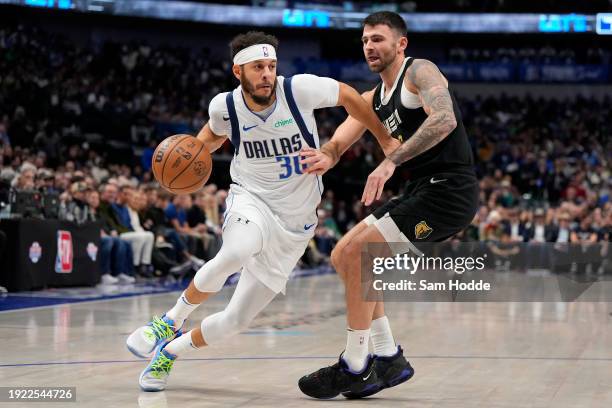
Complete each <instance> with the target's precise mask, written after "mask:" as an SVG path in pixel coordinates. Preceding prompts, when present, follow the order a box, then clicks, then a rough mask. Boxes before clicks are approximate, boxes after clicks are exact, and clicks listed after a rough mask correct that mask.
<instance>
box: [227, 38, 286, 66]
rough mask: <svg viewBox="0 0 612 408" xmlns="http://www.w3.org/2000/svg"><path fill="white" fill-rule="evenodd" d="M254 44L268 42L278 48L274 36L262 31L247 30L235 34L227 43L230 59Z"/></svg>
mask: <svg viewBox="0 0 612 408" xmlns="http://www.w3.org/2000/svg"><path fill="white" fill-rule="evenodd" d="M255 44H270V45H271V46H273V47H274V48H275V49H276V50H278V38H276V37H275V36H273V35H271V34H266V33H264V32H263V31H249V32H248V33H245V34H239V35H237V36H236V37H234V38H233V39H232V41H231V42H230V43H229V47H230V57H231V59H234V57H235V56H236V54H238V53H239V52H240V51H242V50H244V49H245V48H247V47H250V46H251V45H255Z"/></svg>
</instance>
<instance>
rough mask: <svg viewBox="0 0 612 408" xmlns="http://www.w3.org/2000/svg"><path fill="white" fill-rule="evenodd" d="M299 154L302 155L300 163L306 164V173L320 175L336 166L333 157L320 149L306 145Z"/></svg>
mask: <svg viewBox="0 0 612 408" xmlns="http://www.w3.org/2000/svg"><path fill="white" fill-rule="evenodd" d="M299 154H300V157H301V160H300V164H301V165H302V166H306V167H304V170H303V172H304V173H307V174H316V175H317V176H320V175H322V174H323V173H325V172H326V171H327V170H329V169H331V168H332V167H333V166H334V161H333V159H332V158H331V157H329V156H328V155H326V154H325V153H323V152H322V151H320V150H318V149H313V148H312V147H304V148H302V150H300V153H299Z"/></svg>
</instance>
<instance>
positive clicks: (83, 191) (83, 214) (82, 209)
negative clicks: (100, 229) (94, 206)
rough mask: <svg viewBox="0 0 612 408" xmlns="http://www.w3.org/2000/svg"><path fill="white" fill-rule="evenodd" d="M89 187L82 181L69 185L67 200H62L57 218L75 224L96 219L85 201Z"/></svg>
mask: <svg viewBox="0 0 612 408" xmlns="http://www.w3.org/2000/svg"><path fill="white" fill-rule="evenodd" d="M89 191H90V189H89V187H87V185H86V184H85V183H83V182H82V181H78V182H76V183H73V184H72V185H71V186H70V192H69V197H68V201H65V202H64V201H62V203H61V206H60V212H59V218H60V220H63V221H71V222H74V223H76V224H84V223H86V222H93V221H96V219H95V216H94V215H93V214H92V213H91V211H90V207H89V205H88V203H87V194H88V193H89Z"/></svg>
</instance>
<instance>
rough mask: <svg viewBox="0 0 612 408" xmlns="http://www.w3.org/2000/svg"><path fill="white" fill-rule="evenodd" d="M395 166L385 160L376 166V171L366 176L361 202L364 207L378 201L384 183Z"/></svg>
mask: <svg viewBox="0 0 612 408" xmlns="http://www.w3.org/2000/svg"><path fill="white" fill-rule="evenodd" d="M395 167H396V166H395V164H394V163H393V162H392V161H391V160H389V159H385V160H383V161H382V163H380V164H379V165H378V167H377V168H376V169H374V171H373V172H372V173H370V175H369V176H368V181H367V182H366V185H365V188H364V189H363V195H362V196H361V202H362V203H364V204H365V205H366V206H369V205H371V204H372V203H373V202H374V201H375V200H379V199H380V196H381V195H382V192H383V190H384V188H385V183H386V182H387V180H389V179H390V178H391V176H392V175H393V172H394V171H395Z"/></svg>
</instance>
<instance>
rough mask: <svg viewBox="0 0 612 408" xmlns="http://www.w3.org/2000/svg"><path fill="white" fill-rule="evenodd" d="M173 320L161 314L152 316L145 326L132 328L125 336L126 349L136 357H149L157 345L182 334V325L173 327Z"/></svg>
mask: <svg viewBox="0 0 612 408" xmlns="http://www.w3.org/2000/svg"><path fill="white" fill-rule="evenodd" d="M174 326H175V325H174V321H173V320H172V319H169V318H168V317H166V315H163V316H162V317H161V318H160V317H157V316H155V317H153V320H151V321H150V322H149V323H148V324H147V325H146V326H142V327H139V328H138V329H136V330H134V332H132V334H130V336H129V337H128V338H127V341H126V345H127V348H128V350H130V352H131V353H132V354H134V355H135V356H136V357H140V358H149V357H151V354H152V353H153V351H154V350H155V348H156V347H157V346H159V345H160V344H162V343H164V342H168V341H171V340H172V339H174V338H175V337H177V336H180V335H181V334H182V326H181V327H179V328H175V327H174Z"/></svg>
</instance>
